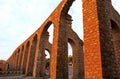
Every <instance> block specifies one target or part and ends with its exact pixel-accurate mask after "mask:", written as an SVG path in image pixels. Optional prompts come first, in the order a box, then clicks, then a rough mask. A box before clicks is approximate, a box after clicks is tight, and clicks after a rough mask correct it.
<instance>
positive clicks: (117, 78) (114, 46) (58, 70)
mask: <svg viewBox="0 0 120 79" xmlns="http://www.w3.org/2000/svg"><path fill="white" fill-rule="evenodd" d="M73 1H74V0H62V1H61V3H60V4H59V5H58V6H57V8H56V9H55V10H54V11H53V12H52V14H51V15H50V16H49V17H48V18H47V19H46V20H45V22H44V23H43V24H42V25H41V26H40V28H38V30H36V31H35V32H34V33H33V34H32V35H31V36H30V37H29V38H28V39H26V40H25V41H24V42H23V43H22V44H21V45H20V46H18V47H17V48H16V49H15V51H14V52H13V54H12V55H11V56H10V57H9V58H8V60H7V62H8V63H9V70H14V71H17V70H19V71H23V73H24V74H25V75H26V76H34V77H43V78H44V76H45V75H44V74H45V50H47V51H48V52H49V54H50V79H68V45H67V44H68V42H69V43H70V44H71V46H72V50H73V77H72V79H120V63H119V60H120V54H119V53H120V47H119V46H120V15H119V14H118V13H117V12H116V11H115V9H114V8H113V7H112V4H111V0H82V1H83V25H84V49H83V41H82V40H81V39H80V38H79V37H78V35H77V34H76V33H75V32H74V31H73V30H72V28H71V27H72V25H71V24H72V17H71V15H69V14H68V11H69V9H70V6H71V5H72V3H73ZM51 24H53V27H54V35H53V43H52V44H51V43H50V42H49V41H48V39H49V32H48V28H49V27H50V25H51Z"/></svg>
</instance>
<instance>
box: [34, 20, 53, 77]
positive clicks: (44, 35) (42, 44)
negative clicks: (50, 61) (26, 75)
mask: <svg viewBox="0 0 120 79" xmlns="http://www.w3.org/2000/svg"><path fill="white" fill-rule="evenodd" d="M51 24H53V23H52V21H48V22H47V23H46V24H45V26H44V28H43V30H42V32H41V35H40V40H39V52H38V54H39V55H40V56H39V59H37V61H36V62H38V63H36V65H37V66H36V67H37V68H36V69H37V70H36V69H35V71H36V72H35V74H34V76H39V77H45V50H48V51H49V53H50V54H51V48H52V44H51V43H50V42H49V32H48V31H47V30H48V28H49V27H50V26H51ZM53 25H54V24H53Z"/></svg>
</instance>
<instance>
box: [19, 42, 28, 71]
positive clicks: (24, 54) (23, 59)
mask: <svg viewBox="0 0 120 79" xmlns="http://www.w3.org/2000/svg"><path fill="white" fill-rule="evenodd" d="M29 48H30V42H29V41H28V42H27V44H26V47H25V52H23V56H22V66H21V69H22V71H23V73H25V69H26V64H27V57H28V52H29Z"/></svg>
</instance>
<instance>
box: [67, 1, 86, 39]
mask: <svg viewBox="0 0 120 79" xmlns="http://www.w3.org/2000/svg"><path fill="white" fill-rule="evenodd" d="M77 7H80V8H82V0H81V1H80V0H75V1H74V3H73V4H72V6H71V7H70V10H69V11H68V14H70V15H71V16H72V20H73V22H72V27H71V28H72V30H74V32H76V34H77V35H78V36H79V38H81V39H82V40H83V39H84V38H83V13H82V9H79V8H77Z"/></svg>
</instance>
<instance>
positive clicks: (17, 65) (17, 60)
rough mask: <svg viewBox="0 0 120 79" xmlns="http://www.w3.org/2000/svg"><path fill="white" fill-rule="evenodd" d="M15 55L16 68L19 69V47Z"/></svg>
mask: <svg viewBox="0 0 120 79" xmlns="http://www.w3.org/2000/svg"><path fill="white" fill-rule="evenodd" d="M16 57H17V58H16V69H17V70H19V58H20V48H18V51H17V54H16Z"/></svg>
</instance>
